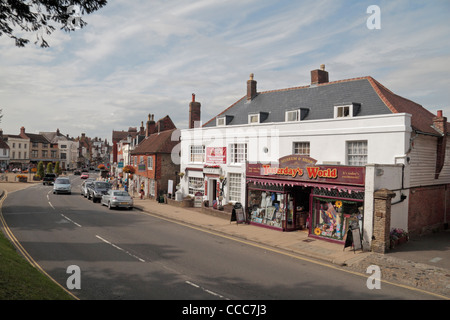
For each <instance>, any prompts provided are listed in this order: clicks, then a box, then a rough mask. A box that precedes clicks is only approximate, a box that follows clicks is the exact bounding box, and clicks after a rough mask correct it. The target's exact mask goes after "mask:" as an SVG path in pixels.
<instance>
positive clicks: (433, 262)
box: [0, 182, 450, 300]
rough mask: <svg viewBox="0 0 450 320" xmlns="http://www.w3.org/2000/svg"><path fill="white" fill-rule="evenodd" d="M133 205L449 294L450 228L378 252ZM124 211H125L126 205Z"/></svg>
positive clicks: (7, 186)
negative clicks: (372, 268) (375, 269)
mask: <svg viewBox="0 0 450 320" xmlns="http://www.w3.org/2000/svg"><path fill="white" fill-rule="evenodd" d="M30 185H32V184H31V183H28V184H27V183H18V182H15V183H4V182H2V183H0V195H1V194H2V190H7V191H8V192H14V191H16V190H20V189H22V188H26V187H28V186H30ZM134 200H135V201H134V202H135V203H134V204H135V210H138V211H140V212H142V213H143V214H151V215H155V216H158V217H160V218H163V219H167V220H170V221H175V222H178V223H182V224H185V225H188V226H190V227H193V228H198V229H201V230H203V231H206V232H211V233H216V234H218V235H220V236H224V237H228V238H232V239H234V240H236V241H242V242H246V243H249V244H251V245H255V246H258V247H262V248H266V249H269V250H272V251H277V252H280V253H283V254H289V255H295V256H296V257H299V258H300V259H306V260H310V261H313V262H315V263H323V264H329V265H332V266H334V267H338V268H342V269H343V270H348V271H351V272H356V273H359V274H361V275H363V276H364V277H369V276H370V275H371V273H370V274H369V273H367V268H368V267H369V266H371V265H376V266H379V267H380V270H381V281H382V283H383V282H386V283H392V284H397V285H402V286H407V287H409V288H411V289H414V290H419V291H426V292H429V293H430V294H431V295H432V297H434V298H436V299H442V298H444V299H448V300H450V230H445V231H440V232H437V233H435V234H430V235H427V236H423V237H419V238H414V239H410V241H409V242H407V243H404V244H402V245H400V246H398V247H396V248H395V249H392V250H390V251H389V252H388V253H385V254H379V253H374V252H370V251H362V250H356V251H354V250H353V249H352V248H350V247H347V248H345V249H344V246H343V244H336V243H332V242H328V241H324V240H319V239H313V238H310V237H308V233H307V231H304V230H298V231H293V232H282V231H277V230H272V229H267V228H263V227H259V226H255V225H249V224H241V223H239V224H238V223H236V222H235V221H233V222H230V219H229V218H228V216H226V215H224V214H223V212H220V215H218V214H216V213H217V212H214V211H217V210H214V209H209V210H207V211H205V210H204V209H203V210H202V208H186V207H179V206H175V205H171V204H165V203H158V202H157V201H155V200H152V199H143V200H141V199H139V197H135V198H134ZM124 212H126V211H124Z"/></svg>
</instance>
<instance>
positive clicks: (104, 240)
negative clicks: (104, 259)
mask: <svg viewBox="0 0 450 320" xmlns="http://www.w3.org/2000/svg"><path fill="white" fill-rule="evenodd" d="M95 236H96V237H97V238H98V239H100V240H102V241H103V242H105V243H107V244H109V245H110V246H112V247H114V248H116V249H118V250H120V251H122V252H125V253H126V254H127V255H129V256H131V257H133V258H135V259H137V260H139V261H140V262H145V260H144V259H141V258H139V257H138V256H135V255H134V254H132V253H130V252H128V251H126V250H124V249H122V248H121V247H119V246H116V245H115V244H114V243H112V242H110V241H108V240H106V239H103V238H102V237H100V236H99V235H95Z"/></svg>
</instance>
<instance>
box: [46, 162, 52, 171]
mask: <svg viewBox="0 0 450 320" xmlns="http://www.w3.org/2000/svg"><path fill="white" fill-rule="evenodd" d="M45 173H53V163H51V162H49V163H48V164H47V171H46V172H45Z"/></svg>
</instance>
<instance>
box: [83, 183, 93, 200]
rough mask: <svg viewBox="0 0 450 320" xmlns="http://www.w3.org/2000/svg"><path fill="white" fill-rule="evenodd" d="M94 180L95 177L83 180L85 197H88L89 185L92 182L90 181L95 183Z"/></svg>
mask: <svg viewBox="0 0 450 320" xmlns="http://www.w3.org/2000/svg"><path fill="white" fill-rule="evenodd" d="M93 182H94V179H92V178H89V179H86V180H85V181H83V183H82V184H81V190H80V191H81V195H82V196H83V197H85V198H87V196H88V185H89V184H90V183H93Z"/></svg>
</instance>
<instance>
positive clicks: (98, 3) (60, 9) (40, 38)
mask: <svg viewBox="0 0 450 320" xmlns="http://www.w3.org/2000/svg"><path fill="white" fill-rule="evenodd" d="M106 3H107V1H106V0H0V36H3V35H6V36H8V37H10V38H11V39H13V40H15V45H16V46H18V47H24V46H25V45H26V44H28V43H29V42H30V40H29V39H26V38H24V37H22V34H23V33H35V35H36V41H35V44H38V45H40V46H41V47H49V44H48V42H47V41H46V40H45V39H44V36H45V35H50V34H51V33H52V32H53V31H54V30H55V29H56V27H55V25H56V26H59V28H60V29H63V30H64V31H67V32H70V31H74V30H75V29H79V28H83V27H84V26H86V24H87V23H86V22H85V21H83V19H82V18H81V17H82V15H83V14H90V13H92V12H94V11H97V10H98V9H100V8H102V7H103V6H105V5H106ZM74 19H76V23H73V22H74V21H75V20H74Z"/></svg>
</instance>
